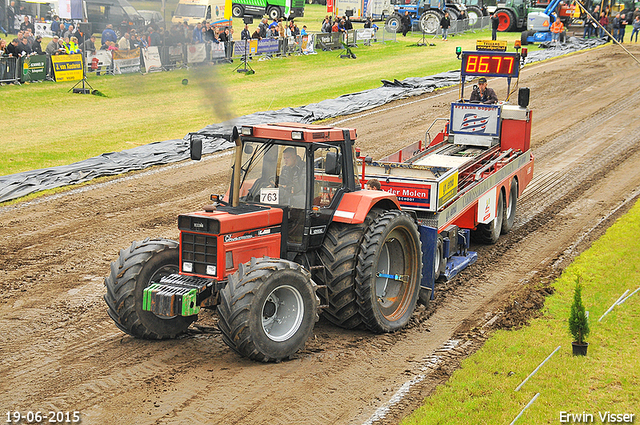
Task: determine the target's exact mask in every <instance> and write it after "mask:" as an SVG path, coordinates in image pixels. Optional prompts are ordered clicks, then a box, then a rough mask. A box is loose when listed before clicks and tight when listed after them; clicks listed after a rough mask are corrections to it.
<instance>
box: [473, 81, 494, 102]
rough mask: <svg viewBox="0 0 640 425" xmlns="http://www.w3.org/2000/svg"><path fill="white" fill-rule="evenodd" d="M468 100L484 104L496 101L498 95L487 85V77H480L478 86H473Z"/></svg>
mask: <svg viewBox="0 0 640 425" xmlns="http://www.w3.org/2000/svg"><path fill="white" fill-rule="evenodd" d="M469 101H470V102H480V103H486V104H492V103H498V96H497V95H496V92H495V91H493V89H491V88H489V87H487V79H486V78H484V77H480V79H479V80H478V87H477V88H476V87H474V88H473V91H472V92H471V97H470V98H469Z"/></svg>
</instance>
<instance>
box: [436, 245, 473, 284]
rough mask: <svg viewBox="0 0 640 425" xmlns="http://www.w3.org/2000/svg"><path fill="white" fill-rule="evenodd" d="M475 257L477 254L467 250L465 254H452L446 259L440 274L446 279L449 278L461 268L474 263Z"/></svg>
mask: <svg viewBox="0 0 640 425" xmlns="http://www.w3.org/2000/svg"><path fill="white" fill-rule="evenodd" d="M477 259H478V254H477V253H476V252H473V251H469V252H467V255H454V256H452V257H451V258H449V261H447V267H446V269H445V271H444V273H443V275H442V276H443V277H444V278H445V279H446V280H451V279H453V278H454V277H455V276H456V275H457V274H458V273H460V272H461V271H462V270H464V269H465V268H467V267H468V266H470V265H471V264H473V263H475V262H476V260H477Z"/></svg>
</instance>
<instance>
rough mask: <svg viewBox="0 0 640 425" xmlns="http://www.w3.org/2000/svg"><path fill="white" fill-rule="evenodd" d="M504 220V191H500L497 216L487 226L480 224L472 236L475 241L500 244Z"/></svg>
mask: <svg viewBox="0 0 640 425" xmlns="http://www.w3.org/2000/svg"><path fill="white" fill-rule="evenodd" d="M503 218H504V195H503V194H502V190H500V194H499V195H498V205H497V208H496V216H495V218H494V219H493V220H491V222H489V223H487V224H483V223H480V224H478V226H477V227H476V230H474V231H473V232H472V233H471V235H472V237H473V239H474V240H476V241H478V242H480V243H484V244H489V245H492V244H494V243H496V242H498V239H499V238H500V232H501V231H502V221H503Z"/></svg>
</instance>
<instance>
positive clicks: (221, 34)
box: [218, 28, 229, 43]
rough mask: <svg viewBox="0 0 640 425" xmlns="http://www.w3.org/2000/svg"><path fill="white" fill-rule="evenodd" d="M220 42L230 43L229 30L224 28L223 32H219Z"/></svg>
mask: <svg viewBox="0 0 640 425" xmlns="http://www.w3.org/2000/svg"><path fill="white" fill-rule="evenodd" d="M218 41H219V42H220V43H226V42H228V41H229V28H224V29H223V30H222V31H220V32H218Z"/></svg>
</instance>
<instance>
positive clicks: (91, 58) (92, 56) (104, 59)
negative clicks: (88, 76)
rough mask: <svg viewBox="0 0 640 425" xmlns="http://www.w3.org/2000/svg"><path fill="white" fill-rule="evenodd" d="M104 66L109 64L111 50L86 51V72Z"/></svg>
mask: <svg viewBox="0 0 640 425" xmlns="http://www.w3.org/2000/svg"><path fill="white" fill-rule="evenodd" d="M106 66H111V51H109V50H96V52H95V53H91V52H89V53H87V72H88V71H94V70H98V69H102V68H104V67H106ZM94 67H95V69H94Z"/></svg>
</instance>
